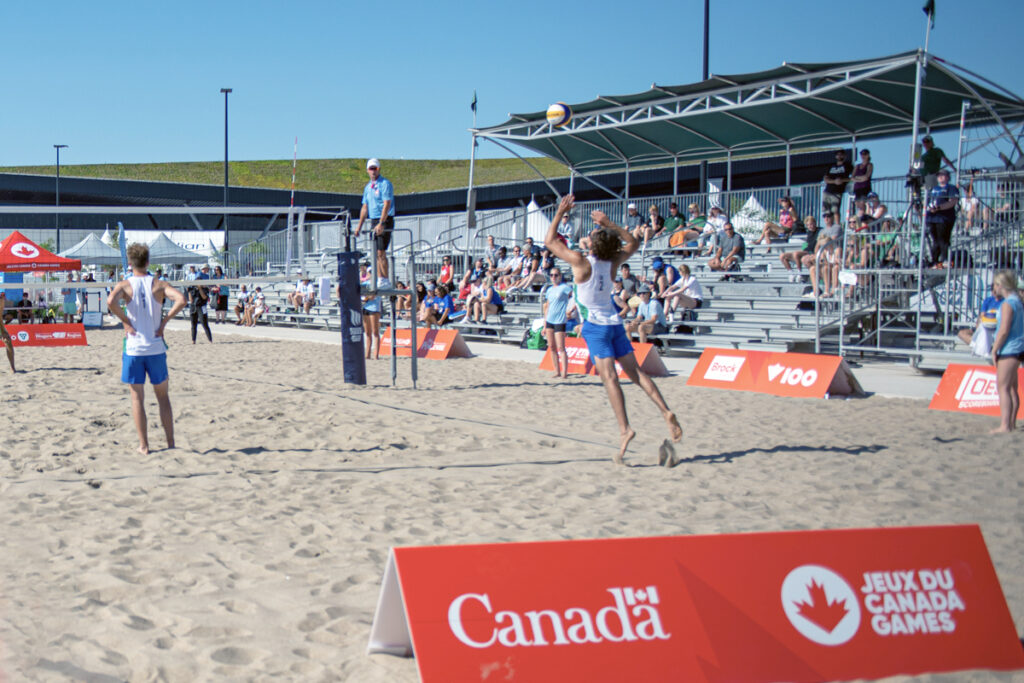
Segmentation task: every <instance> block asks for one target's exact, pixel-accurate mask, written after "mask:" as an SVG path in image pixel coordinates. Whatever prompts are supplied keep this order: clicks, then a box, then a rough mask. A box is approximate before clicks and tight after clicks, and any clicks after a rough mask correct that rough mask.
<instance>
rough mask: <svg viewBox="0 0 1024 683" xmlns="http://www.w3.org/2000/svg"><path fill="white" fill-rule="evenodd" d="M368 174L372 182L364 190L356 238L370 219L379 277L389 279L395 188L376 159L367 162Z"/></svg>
mask: <svg viewBox="0 0 1024 683" xmlns="http://www.w3.org/2000/svg"><path fill="white" fill-rule="evenodd" d="M366 173H367V174H368V175H369V176H370V182H368V183H366V187H364V188H363V206H362V208H361V209H360V210H359V225H357V226H356V237H359V233H360V232H361V231H362V229H363V223H364V222H366V219H367V218H369V219H370V223H372V224H373V234H374V238H373V239H374V242H375V243H376V246H377V277H387V276H388V245H389V244H391V231H392V230H394V228H395V188H394V187H392V185H391V181H390V180H388V179H387V178H385V177H383V176H382V175H381V174H380V162H379V161H377V160H376V159H370V160H369V161H367V162H366Z"/></svg>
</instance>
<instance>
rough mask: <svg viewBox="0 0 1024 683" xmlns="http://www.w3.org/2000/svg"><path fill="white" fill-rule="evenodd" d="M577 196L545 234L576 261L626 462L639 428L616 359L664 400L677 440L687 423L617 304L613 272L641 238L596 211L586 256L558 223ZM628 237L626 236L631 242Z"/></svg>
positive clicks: (657, 400)
mask: <svg viewBox="0 0 1024 683" xmlns="http://www.w3.org/2000/svg"><path fill="white" fill-rule="evenodd" d="M574 201H575V198H574V197H573V195H571V194H570V195H566V196H565V197H562V201H561V202H560V203H559V205H558V210H557V211H555V217H554V218H553V219H552V221H551V225H550V227H549V228H548V234H547V236H546V237H545V238H544V246H546V247H547V248H548V249H549V250H550V251H551V253H552V254H554V255H555V256H556V257H558V258H560V259H562V260H564V261H565V262H566V263H568V264H569V265H570V266H572V273H573V280H574V281H575V282H576V283H577V291H578V296H579V299H580V303H582V304H583V305H584V306H585V307H586V309H587V318H586V320H585V321H584V323H583V339H584V340H585V341H586V342H587V349H588V350H589V351H590V357H591V359H592V360H593V361H594V365H595V366H596V367H597V370H598V372H599V373H600V375H601V381H602V382H603V383H604V387H605V390H606V391H607V392H608V399H609V400H610V401H611V404H612V410H613V411H614V412H615V418H616V419H617V420H618V422H619V432H620V434H621V441H620V442H619V452H618V453H617V454H616V455H615V458H614V461H615V463H616V464H619V465H621V464H622V463H623V456H624V454H625V453H626V448H627V447H629V442H630V441H632V440H633V437H634V436H636V432H635V431H633V428H632V427H630V426H629V418H628V417H627V416H626V401H625V398H624V397H623V395H622V387H621V385H620V384H619V376H618V373H616V371H615V363H616V362H618V363H619V365H620V366H622V370H623V372H625V373H626V376H627V377H629V379H630V380H632V381H633V383H634V384H638V385H639V386H640V388H641V389H643V390H644V392H645V393H646V394H647V395H648V396H649V397H650V398H651V400H652V401H654V404H655V405H656V406H658V409H659V410H660V411H661V414H662V417H664V418H665V422H666V423H667V424H668V430H669V434H670V435H671V437H672V441H675V442H678V441H680V440H681V439H682V438H683V429H682V427H680V426H679V421H678V420H677V419H676V416H675V414H674V413H673V412H672V411H671V410H669V407H668V405H667V404H666V403H665V399H664V398H662V396H661V392H660V391H658V387H657V386H656V385H655V384H654V381H653V380H652V379H651V378H650V377H649V376H648V375H647V374H646V373H645V372H644V371H643V370H641V369H640V368H639V366H638V365H637V363H636V357H635V356H634V355H633V345H632V344H630V343H629V338H628V337H627V336H626V331H625V330H624V329H623V327H622V319H621V318H619V313H618V311H617V310H616V309H615V306H614V305H613V304H612V297H611V293H612V280H613V276H614V274H615V272H616V271H617V270H618V268H619V266H620V265H622V264H623V263H625V262H626V261H627V260H628V259H629V257H630V256H632V255H633V254H634V253H636V250H637V248H638V246H639V244H638V242H637V240H636V238H635V237H633V235H632V234H631V233H630V232H629V231H628V230H626V229H624V228H622V227H620V226H618V225H616V224H615V223H612V221H611V220H609V218H608V216H606V215H605V214H604V212H602V211H593V212H591V214H590V217H591V218H593V219H594V222H595V223H597V225H598V226H599V227H598V228H596V229H595V230H594V231H593V232H591V233H590V255H589V256H584V255H583V254H582V253H580V252H578V251H574V250H572V249H570V248H569V247H567V246H566V245H565V244H563V243H562V241H561V240H560V239H558V226H559V224H560V223H561V222H562V216H564V215H565V214H566V213H568V212H569V211H571V210H572V207H573V202H574ZM622 242H625V246H623V245H622ZM667 447H668V444H666V445H665V446H663V447H662V449H661V461H660V463H661V464H665V462H664V461H665V459H666V457H667V456H666V451H667V450H668V448H667ZM672 460H673V462H671V464H674V456H673V458H672Z"/></svg>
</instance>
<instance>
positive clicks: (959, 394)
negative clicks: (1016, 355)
mask: <svg viewBox="0 0 1024 683" xmlns="http://www.w3.org/2000/svg"><path fill="white" fill-rule="evenodd" d="M1017 379H1018V385H1021V384H1024V368H1018V370H1017ZM928 407H929V408H931V409H932V410H950V411H954V412H962V413H975V414H977V415H992V416H994V417H999V393H998V391H997V385H996V369H995V368H994V367H992V366H991V365H961V364H959V363H950V364H949V365H948V366H947V367H946V371H945V372H943V373H942V380H941V381H940V382H939V386H938V388H936V389H935V395H934V396H932V401H931V403H929V404H928ZM1017 419H1024V405H1021V406H1020V408H1019V409H1018V410H1017Z"/></svg>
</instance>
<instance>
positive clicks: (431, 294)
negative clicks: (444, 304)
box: [416, 283, 437, 323]
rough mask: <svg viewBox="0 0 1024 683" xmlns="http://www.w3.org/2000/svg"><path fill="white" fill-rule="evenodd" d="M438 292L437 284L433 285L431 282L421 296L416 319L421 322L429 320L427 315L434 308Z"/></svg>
mask: <svg viewBox="0 0 1024 683" xmlns="http://www.w3.org/2000/svg"><path fill="white" fill-rule="evenodd" d="M436 293H437V286H436V285H435V286H433V287H431V286H430V285H429V283H428V284H427V286H426V289H425V290H424V294H423V296H422V297H421V298H420V306H419V310H417V311H416V319H417V320H419V321H420V322H421V323H424V322H427V315H428V314H429V313H430V311H432V310H433V309H434V298H435V295H436Z"/></svg>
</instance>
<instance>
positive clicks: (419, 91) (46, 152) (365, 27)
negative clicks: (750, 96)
mask: <svg viewBox="0 0 1024 683" xmlns="http://www.w3.org/2000/svg"><path fill="white" fill-rule="evenodd" d="M922 4H923V0H888V1H880V0H861V1H860V2H849V3H838V2H824V1H820V0H819V1H814V2H812V1H810V0H773V1H771V2H765V1H761V2H754V1H752V0H711V5H712V8H711V21H712V24H711V59H710V61H711V71H712V72H713V73H719V74H729V73H743V72H748V71H757V70H761V69H767V68H771V67H773V66H776V65H778V64H780V63H781V62H783V61H794V62H799V61H804V62H813V61H832V60H844V59H857V58H865V57H876V56H882V55H887V54H893V53H896V52H902V51H906V50H912V49H915V48H917V47H919V46H921V45H922V44H923V41H924V27H925V15H924V13H923V12H922V11H921V6H922ZM937 6H938V9H937V20H936V25H935V29H934V31H933V32H932V36H931V44H930V50H931V52H933V53H934V54H937V55H939V56H941V57H943V58H945V59H947V60H949V61H951V62H953V63H955V64H958V65H961V66H963V67H966V68H968V69H971V70H974V71H977V72H978V73H981V74H983V75H985V76H986V77H988V78H990V79H991V80H993V81H995V82H996V83H999V84H1000V85H1002V86H1004V87H1006V88H1008V89H1009V90H1011V91H1013V92H1015V93H1017V94H1019V95H1021V94H1024V70H1022V69H1021V68H1020V60H1019V58H1018V57H1017V53H1018V45H1019V44H1020V40H1021V38H1020V31H1021V30H1022V27H1024V2H1022V1H1021V0H972V2H970V3H967V2H963V1H962V0H937ZM968 8H969V11H968ZM702 12H703V0H674V1H668V0H664V1H663V0H648V1H646V2H630V3H624V2H611V1H609V0H588V2H585V3H583V2H575V3H558V2H536V1H534V0H526V1H523V2H517V3H502V2H495V1H491V0H478V1H477V2H470V3H458V2H448V1H447V0H438V1H436V2H422V1H420V2H406V1H405V0H395V1H392V2H388V3H382V2H358V3H356V2H347V1H346V2H342V1H337V0H336V1H334V2H328V1H327V0H294V1H293V2H289V3H284V2H266V1H263V0H252V1H249V2H244V3H243V2H234V1H230V0H226V1H221V2H217V1H213V2H211V1H207V2H198V1H196V0H178V1H177V2H174V3H151V2H138V1H137V0H136V1H135V2H113V1H107V0H96V1H94V2H89V3H84V2H71V1H70V0H61V1H58V2H46V1H40V2H8V3H3V4H2V6H0V55H2V57H3V64H4V68H3V69H2V70H0V92H2V93H3V94H4V97H3V102H4V104H3V107H2V109H0V166H14V165H38V164H52V163H53V162H54V150H53V145H54V144H55V143H61V144H67V145H70V148H69V149H66V150H63V151H62V153H61V163H62V164H72V165H73V164H85V163H140V162H168V161H216V160H220V159H223V153H224V146H223V145H224V141H223V126H224V118H223V117H224V109H223V107H224V99H223V95H221V94H220V88H222V87H231V88H233V89H234V92H233V93H232V94H231V96H230V155H231V158H232V159H236V160H242V159H245V160H255V159H290V158H291V156H292V145H293V141H294V138H295V137H296V136H298V138H299V156H300V158H332V157H366V156H379V157H382V158H399V157H404V158H407V159H413V158H421V159H422V158H433V159H438V158H449V159H450V158H466V157H468V156H469V145H470V139H469V135H468V133H467V132H466V130H467V128H469V127H470V125H471V124H472V114H471V112H470V109H469V102H470V100H471V99H472V95H473V91H474V89H475V90H476V91H477V93H478V97H479V109H478V123H479V124H480V125H490V124H496V123H500V122H501V121H504V120H505V118H506V116H507V114H508V113H509V112H517V111H518V112H523V111H536V110H540V109H544V108H546V107H547V105H548V104H549V103H551V102H554V101H557V100H564V101H567V102H578V101H585V100H589V99H591V98H593V97H594V96H596V95H598V94H622V93H630V92H636V91H640V90H644V89H646V88H648V87H649V86H650V85H651V84H652V83H655V82H656V83H660V84H679V83H689V82H692V81H695V80H699V78H700V76H701V40H702V30H703V24H702V22H703V18H702ZM937 142H938V144H939V146H941V147H944V148H945V149H946V150H947V152H948V154H949V155H950V156H953V154H954V153H955V150H956V135H955V134H948V135H945V136H941V137H939V138H938V140H937ZM908 144H909V143H904V142H900V143H886V144H879V145H872V148H873V152H874V157H875V161H876V165H877V166H879V167H880V170H882V171H883V172H884V171H886V170H888V171H890V172H893V173H902V172H903V170H905V166H906V154H907V152H906V150H907V146H908ZM480 153H481V154H482V155H483V156H503V155H504V154H503V153H502V152H501V151H500V150H498V149H497V148H496V147H494V146H493V145H488V144H486V143H485V144H484V145H482V147H481V149H480ZM897 166H898V167H899V168H896V167H897ZM886 167H888V168H886ZM877 173H878V171H876V174H877ZM299 184H300V186H301V178H300V179H299Z"/></svg>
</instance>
